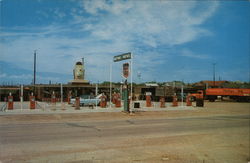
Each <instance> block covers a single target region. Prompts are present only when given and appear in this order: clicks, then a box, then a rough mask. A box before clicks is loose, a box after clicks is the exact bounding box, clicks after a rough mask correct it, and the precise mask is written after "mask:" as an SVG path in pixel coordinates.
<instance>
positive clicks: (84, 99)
mask: <svg viewBox="0 0 250 163" xmlns="http://www.w3.org/2000/svg"><path fill="white" fill-rule="evenodd" d="M101 95H102V94H100V95H98V96H96V97H95V96H92V95H81V96H80V106H89V105H96V104H97V105H100V101H101V99H100V97H101ZM75 101H76V99H75V98H71V99H70V104H75Z"/></svg>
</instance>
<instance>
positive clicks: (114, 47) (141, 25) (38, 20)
mask: <svg viewBox="0 0 250 163" xmlns="http://www.w3.org/2000/svg"><path fill="white" fill-rule="evenodd" d="M0 3H1V4H0V5H1V31H0V35H1V39H0V52H1V53H0V66H1V67H0V68H1V69H0V83H1V84H2V83H4V82H5V83H6V82H13V83H20V84H21V83H23V84H27V83H31V81H32V78H33V53H34V50H37V71H38V72H37V83H48V82H49V81H52V82H54V83H55V82H58V83H60V82H63V83H66V82H68V81H70V80H72V78H73V74H72V69H73V67H74V63H75V62H76V61H79V60H80V59H81V58H82V57H84V58H85V61H86V63H85V65H86V78H87V80H90V81H91V82H102V81H108V80H109V71H110V64H111V63H112V59H113V56H115V55H119V54H121V53H126V52H132V53H133V55H134V59H133V79H134V80H135V81H136V82H139V81H141V82H142V81H144V82H145V81H158V82H164V81H173V80H181V81H184V82H198V81H201V80H212V79H213V66H212V64H213V63H216V79H217V80H218V79H219V78H220V79H222V80H230V81H236V80H240V81H249V68H250V63H249V62H250V56H249V54H250V49H249V45H250V42H249V35H250V33H249V30H250V21H249V20H250V2H249V1H184V0H183V1H180V0H179V1H170V0H169V1H167V0H159V1H157V0H155V1H148V0H135V1H130V0H121V1H119V0H116V1H112V0H108V1H105V0H92V1H88V0H1V2H0ZM122 63H123V62H118V63H112V69H113V70H112V80H113V81H116V82H118V81H121V80H122V77H121V67H122ZM138 74H141V78H139V77H138Z"/></svg>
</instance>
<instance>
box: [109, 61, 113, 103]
mask: <svg viewBox="0 0 250 163" xmlns="http://www.w3.org/2000/svg"><path fill="white" fill-rule="evenodd" d="M109 77H110V84H109V86H110V89H109V108H111V96H112V62H110V74H109Z"/></svg>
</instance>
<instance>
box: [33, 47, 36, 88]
mask: <svg viewBox="0 0 250 163" xmlns="http://www.w3.org/2000/svg"><path fill="white" fill-rule="evenodd" d="M33 85H34V86H35V85H36V50H35V51H34V79H33Z"/></svg>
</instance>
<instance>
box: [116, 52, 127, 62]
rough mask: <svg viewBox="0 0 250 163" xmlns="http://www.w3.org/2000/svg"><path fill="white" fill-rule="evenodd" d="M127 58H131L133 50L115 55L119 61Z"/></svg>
mask: <svg viewBox="0 0 250 163" xmlns="http://www.w3.org/2000/svg"><path fill="white" fill-rule="evenodd" d="M126 59H131V52H129V53H124V54H121V55H117V56H114V62H118V61H122V60H126Z"/></svg>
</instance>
